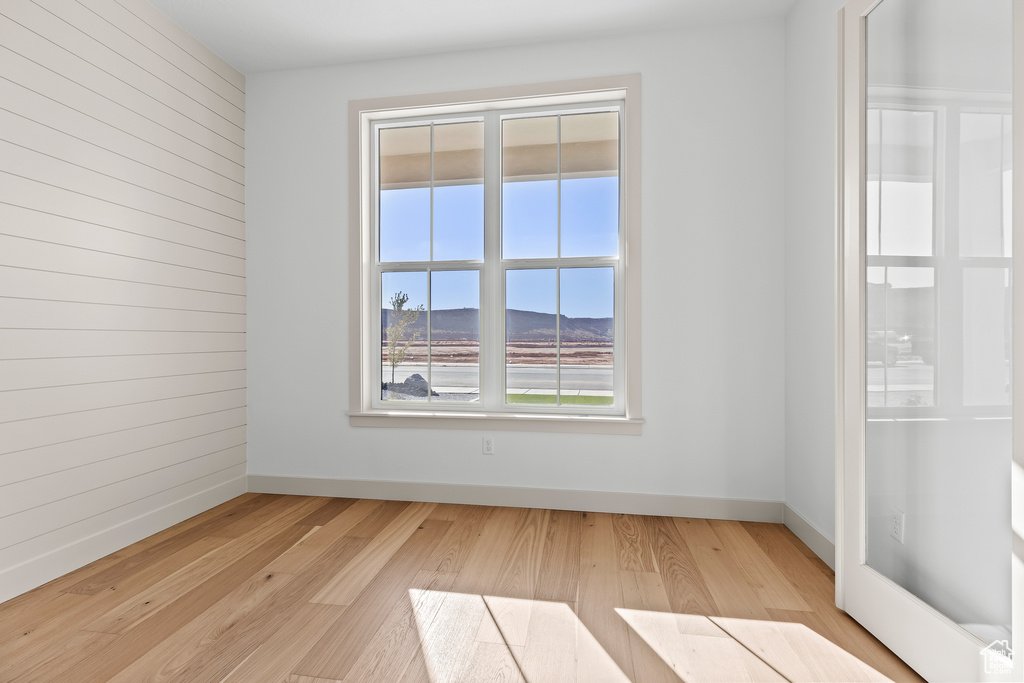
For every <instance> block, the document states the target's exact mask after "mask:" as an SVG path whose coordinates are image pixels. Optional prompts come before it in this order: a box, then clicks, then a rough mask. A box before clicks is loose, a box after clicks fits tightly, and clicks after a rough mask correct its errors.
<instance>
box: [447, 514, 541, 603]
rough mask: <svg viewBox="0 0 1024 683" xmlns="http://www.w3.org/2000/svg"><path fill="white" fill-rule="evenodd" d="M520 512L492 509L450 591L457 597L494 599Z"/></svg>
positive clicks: (520, 515)
mask: <svg viewBox="0 0 1024 683" xmlns="http://www.w3.org/2000/svg"><path fill="white" fill-rule="evenodd" d="M523 510H524V509H523V508H506V507H496V508H492V509H491V511H490V514H489V515H488V516H487V520H486V521H485V522H484V527H483V530H482V531H481V532H480V534H481V537H480V539H479V540H478V541H477V542H476V543H474V544H473V548H472V549H471V550H470V552H469V555H468V556H467V557H466V561H465V563H463V566H462V570H461V571H459V575H458V577H457V578H456V579H455V584H454V585H453V586H452V590H454V591H456V592H458V593H473V594H477V595H493V594H494V587H495V585H496V584H497V581H498V574H499V573H500V572H501V560H502V558H503V557H505V555H506V553H507V552H508V549H509V547H511V545H512V536H513V534H514V533H515V528H516V525H517V524H518V523H519V519H520V518H521V517H522V515H523V514H524V512H523Z"/></svg>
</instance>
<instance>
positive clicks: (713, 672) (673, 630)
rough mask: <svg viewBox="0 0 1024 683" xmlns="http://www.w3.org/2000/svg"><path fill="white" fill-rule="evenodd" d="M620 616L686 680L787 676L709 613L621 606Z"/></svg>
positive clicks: (688, 682)
mask: <svg viewBox="0 0 1024 683" xmlns="http://www.w3.org/2000/svg"><path fill="white" fill-rule="evenodd" d="M623 618H624V619H625V620H626V621H627V622H628V623H629V625H630V628H631V629H632V630H633V631H634V632H636V633H638V634H640V635H641V636H642V637H643V639H644V641H645V642H646V643H648V644H649V645H650V646H651V648H652V649H654V650H655V651H656V652H657V653H658V655H659V656H660V657H661V658H662V659H663V660H664V661H665V662H666V663H667V665H668V666H669V667H670V668H671V669H672V671H674V672H675V674H676V676H678V677H679V678H680V679H682V680H683V681H686V683H706V682H708V683H709V682H711V681H716V682H717V681H723V682H724V681H728V682H730V683H731V682H734V681H735V682H744V681H758V682H761V681H785V680H786V679H785V678H783V677H782V676H781V675H780V674H779V673H778V672H777V671H775V670H774V669H772V668H771V667H770V666H768V665H767V664H765V663H764V662H763V661H761V660H760V659H758V658H757V657H756V656H755V655H754V654H753V653H751V652H750V651H749V650H747V649H746V648H745V647H743V646H742V645H740V644H739V643H737V642H736V641H735V640H733V639H732V638H730V637H729V635H728V634H727V633H725V632H724V631H723V630H722V629H720V628H718V627H717V626H715V625H714V624H713V623H711V622H710V621H709V618H708V617H705V616H700V615H689V614H670V613H665V612H650V611H645V610H624V611H623ZM637 680H640V679H639V678H638V679H637Z"/></svg>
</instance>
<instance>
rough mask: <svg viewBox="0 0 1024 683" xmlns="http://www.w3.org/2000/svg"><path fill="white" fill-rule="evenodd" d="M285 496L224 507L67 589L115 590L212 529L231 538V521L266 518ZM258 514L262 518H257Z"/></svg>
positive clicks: (219, 534)
mask: <svg viewBox="0 0 1024 683" xmlns="http://www.w3.org/2000/svg"><path fill="white" fill-rule="evenodd" d="M282 499H283V496H267V497H265V498H252V499H249V500H247V501H245V502H244V503H242V504H241V505H237V506H234V507H231V508H229V509H227V510H224V511H223V514H221V515H217V516H214V517H209V518H205V519H203V520H202V521H201V522H199V523H198V524H196V525H194V526H191V527H189V528H187V529H185V530H183V531H181V532H180V533H177V534H173V535H171V536H170V537H168V538H166V539H165V540H164V541H162V542H161V543H158V544H156V545H154V546H151V547H149V548H146V549H145V550H143V551H141V552H138V553H133V554H129V555H127V556H125V557H124V558H123V559H122V560H121V561H120V562H118V563H116V564H114V565H112V566H110V567H107V568H106V569H104V570H103V571H101V572H97V573H94V574H90V575H88V577H87V578H85V579H84V580H82V581H79V582H78V583H76V584H75V585H73V586H70V587H69V588H68V589H67V590H68V592H70V593H82V594H84V595H96V594H98V593H102V592H103V591H108V590H116V589H117V585H118V583H119V581H120V580H121V579H122V578H123V577H126V576H131V577H133V578H138V573H139V571H145V570H146V568H147V567H149V566H152V563H154V562H156V561H157V560H159V559H161V558H164V557H168V556H172V555H174V554H176V553H178V552H179V551H180V550H181V549H182V548H185V547H187V546H189V545H192V544H193V543H195V542H196V541H197V540H199V539H201V538H203V537H204V536H207V535H210V533H211V531H212V530H217V532H218V533H217V535H218V536H220V537H232V533H231V532H230V531H229V529H230V527H231V524H233V523H235V522H236V521H243V520H248V521H253V520H257V519H264V518H263V516H262V515H261V513H262V512H263V511H265V510H266V509H267V508H269V507H272V506H273V505H275V504H276V503H278V501H281V500H282ZM286 503H287V501H286ZM273 509H274V510H276V509H277V508H273ZM257 515H260V517H256V516H257ZM204 517H205V516H204ZM264 521H265V520H264Z"/></svg>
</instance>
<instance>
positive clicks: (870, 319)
mask: <svg viewBox="0 0 1024 683" xmlns="http://www.w3.org/2000/svg"><path fill="white" fill-rule="evenodd" d="M866 353H867V365H868V367H867V383H868V386H867V390H868V402H867V405H868V407H869V408H872V407H881V406H932V405H935V361H936V340H935V269H934V268H882V267H873V268H868V269H867V347H866Z"/></svg>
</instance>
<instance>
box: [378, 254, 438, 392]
mask: <svg viewBox="0 0 1024 683" xmlns="http://www.w3.org/2000/svg"><path fill="white" fill-rule="evenodd" d="M426 308H427V273H426V272H424V271H418V272H411V273H383V274H381V313H380V318H381V322H380V327H381V331H380V339H381V384H382V386H381V398H382V399H385V400H394V401H426V400H427V393H428V386H427V334H426V331H427V314H426Z"/></svg>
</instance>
